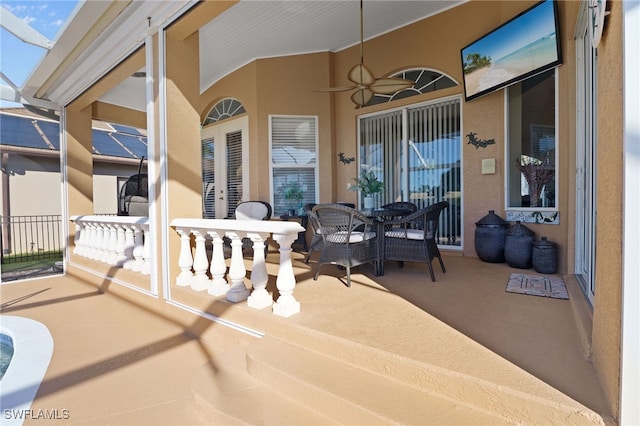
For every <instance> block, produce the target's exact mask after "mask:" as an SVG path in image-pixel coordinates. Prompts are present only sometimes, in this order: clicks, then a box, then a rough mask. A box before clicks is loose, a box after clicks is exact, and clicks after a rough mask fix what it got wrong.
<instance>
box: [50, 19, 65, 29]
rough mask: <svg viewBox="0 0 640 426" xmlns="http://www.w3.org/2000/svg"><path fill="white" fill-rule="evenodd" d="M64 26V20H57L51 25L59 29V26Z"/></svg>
mask: <svg viewBox="0 0 640 426" xmlns="http://www.w3.org/2000/svg"><path fill="white" fill-rule="evenodd" d="M62 24H64V20H62V19H57V20H55V21H53V22H51V24H50V25H53V26H54V27H59V26H61V25H62Z"/></svg>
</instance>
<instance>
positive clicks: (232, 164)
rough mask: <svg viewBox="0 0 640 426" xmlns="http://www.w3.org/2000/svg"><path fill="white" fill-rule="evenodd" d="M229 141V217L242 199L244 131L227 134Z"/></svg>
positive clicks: (227, 140)
mask: <svg viewBox="0 0 640 426" xmlns="http://www.w3.org/2000/svg"><path fill="white" fill-rule="evenodd" d="M225 137H226V142H227V191H226V192H227V205H228V209H227V217H233V214H234V212H235V211H236V206H237V205H238V204H239V203H240V201H242V195H243V194H242V131H240V130H237V131H234V132H231V133H227V134H226V135H225Z"/></svg>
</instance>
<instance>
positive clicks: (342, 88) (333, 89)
mask: <svg viewBox="0 0 640 426" xmlns="http://www.w3.org/2000/svg"><path fill="white" fill-rule="evenodd" d="M355 88H356V86H338V87H327V88H325V89H314V90H313V91H314V92H346V91H348V90H353V89H355Z"/></svg>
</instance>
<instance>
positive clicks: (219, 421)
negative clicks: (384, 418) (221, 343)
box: [192, 345, 337, 426]
mask: <svg viewBox="0 0 640 426" xmlns="http://www.w3.org/2000/svg"><path fill="white" fill-rule="evenodd" d="M246 361H247V352H246V346H244V345H243V346H240V345H239V346H236V347H235V348H233V349H230V350H228V351H226V352H224V353H223V354H220V355H216V357H215V359H214V360H213V361H212V362H210V363H207V364H205V365H203V366H202V367H201V368H200V371H199V374H197V376H196V377H195V379H194V381H193V383H192V393H193V398H194V405H195V410H196V413H197V414H198V415H199V416H200V417H201V418H202V419H203V420H204V421H205V423H206V424H215V425H229V426H231V425H258V424H260V425H300V424H305V425H310V426H313V425H319V426H324V425H327V426H328V425H332V424H337V423H335V422H334V421H333V420H331V418H330V417H326V416H323V415H321V414H319V413H317V412H316V411H313V410H310V409H309V408H307V407H304V406H303V405H301V404H300V403H298V402H296V401H294V400H293V399H291V398H289V397H287V396H286V395H284V394H281V393H279V392H278V391H276V390H274V389H271V388H269V387H268V386H266V385H265V384H264V383H262V382H261V381H260V380H258V379H257V378H255V377H253V376H252V375H251V374H250V373H249V371H248V369H247V362H246Z"/></svg>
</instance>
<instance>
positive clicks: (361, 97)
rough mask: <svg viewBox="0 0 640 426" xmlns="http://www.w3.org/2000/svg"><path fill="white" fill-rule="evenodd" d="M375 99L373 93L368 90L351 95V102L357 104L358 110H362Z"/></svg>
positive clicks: (359, 90) (357, 91) (364, 89)
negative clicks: (362, 107)
mask: <svg viewBox="0 0 640 426" xmlns="http://www.w3.org/2000/svg"><path fill="white" fill-rule="evenodd" d="M371 98H373V92H372V91H371V90H369V89H367V88H363V89H358V90H356V92H355V93H354V94H353V95H351V100H352V101H353V103H354V104H356V105H357V106H356V108H360V107H361V106H364V105H366V104H367V102H369V101H370V100H371Z"/></svg>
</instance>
